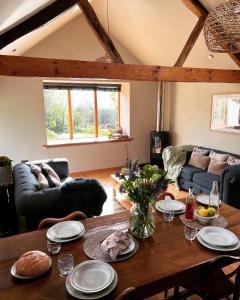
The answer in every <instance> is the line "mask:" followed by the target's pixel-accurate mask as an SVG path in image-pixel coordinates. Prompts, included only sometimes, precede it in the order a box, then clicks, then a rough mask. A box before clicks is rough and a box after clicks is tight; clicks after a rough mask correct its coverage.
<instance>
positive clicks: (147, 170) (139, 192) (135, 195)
mask: <svg viewBox="0 0 240 300" xmlns="http://www.w3.org/2000/svg"><path fill="white" fill-rule="evenodd" d="M121 179H122V189H123V190H124V191H125V192H126V193H127V194H128V197H129V200H130V201H132V202H133V203H134V205H133V206H132V208H131V210H130V229H131V231H132V233H133V235H135V236H136V237H138V238H141V239H144V238H148V237H149V236H151V235H152V234H153V233H154V230H155V209H154V204H155V198H156V195H157V194H158V193H159V192H162V191H165V190H166V189H167V186H168V184H169V183H171V182H172V181H171V180H170V179H169V178H168V177H167V172H165V171H164V170H162V169H159V168H158V166H155V165H154V166H152V165H150V164H148V165H145V166H144V167H143V169H140V168H138V169H137V172H131V170H129V169H127V168H123V169H122V171H121Z"/></svg>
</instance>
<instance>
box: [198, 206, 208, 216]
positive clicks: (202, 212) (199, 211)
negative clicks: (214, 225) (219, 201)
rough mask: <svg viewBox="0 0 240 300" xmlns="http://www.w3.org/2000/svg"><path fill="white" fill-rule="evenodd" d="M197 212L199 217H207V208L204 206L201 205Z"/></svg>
mask: <svg viewBox="0 0 240 300" xmlns="http://www.w3.org/2000/svg"><path fill="white" fill-rule="evenodd" d="M198 214H199V216H200V217H208V210H207V209H206V208H204V207H201V208H200V209H199V210H198Z"/></svg>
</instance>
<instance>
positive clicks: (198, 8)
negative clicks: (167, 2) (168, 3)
mask: <svg viewBox="0 0 240 300" xmlns="http://www.w3.org/2000/svg"><path fill="white" fill-rule="evenodd" d="M182 2H183V4H184V5H185V6H186V7H187V8H188V9H189V10H191V12H193V13H194V14H195V15H196V16H197V17H198V18H200V17H202V16H203V17H205V18H206V17H207V16H208V11H207V10H206V8H205V7H204V6H203V5H202V3H201V2H199V1H198V0H182Z"/></svg>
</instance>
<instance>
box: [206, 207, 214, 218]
mask: <svg viewBox="0 0 240 300" xmlns="http://www.w3.org/2000/svg"><path fill="white" fill-rule="evenodd" d="M207 211H208V216H209V217H213V216H215V214H216V210H215V208H213V207H209V208H208V210H207Z"/></svg>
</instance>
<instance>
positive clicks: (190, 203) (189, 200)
mask: <svg viewBox="0 0 240 300" xmlns="http://www.w3.org/2000/svg"><path fill="white" fill-rule="evenodd" d="M194 200H195V197H194V195H193V190H192V188H189V192H188V195H187V197H186V211H185V219H186V220H187V221H191V220H192V219H193V212H194Z"/></svg>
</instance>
